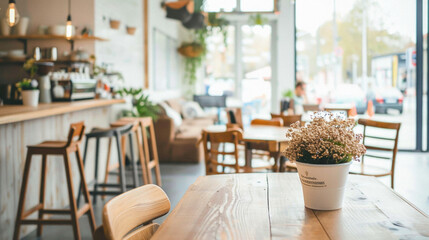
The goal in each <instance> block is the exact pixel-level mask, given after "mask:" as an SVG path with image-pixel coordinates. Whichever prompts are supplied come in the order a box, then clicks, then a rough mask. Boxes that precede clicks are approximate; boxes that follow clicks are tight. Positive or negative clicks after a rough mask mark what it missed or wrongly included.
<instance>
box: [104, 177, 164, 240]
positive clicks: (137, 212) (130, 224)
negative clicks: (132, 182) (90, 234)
mask: <svg viewBox="0 0 429 240" xmlns="http://www.w3.org/2000/svg"><path fill="white" fill-rule="evenodd" d="M169 210H170V200H169V199H168V196H167V194H165V192H164V191H163V190H162V189H161V188H160V187H158V186H156V185H153V184H147V185H144V186H142V187H139V188H135V189H133V190H130V191H128V192H125V193H123V194H121V195H119V196H116V197H114V198H113V199H111V200H110V201H109V202H107V203H106V205H104V209H103V229H104V235H105V238H106V239H109V240H119V239H124V238H125V237H126V239H130V240H133V239H144V238H142V232H146V231H147V227H140V228H137V227H138V226H140V225H142V224H146V223H150V222H151V221H152V220H153V219H155V218H158V217H161V216H163V215H165V214H167V213H168V211H169ZM149 227H152V225H149ZM149 237H150V236H149ZM147 239H149V238H147Z"/></svg>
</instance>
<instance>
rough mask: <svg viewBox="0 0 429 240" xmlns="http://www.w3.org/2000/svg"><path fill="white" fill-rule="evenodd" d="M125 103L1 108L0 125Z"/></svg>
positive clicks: (109, 101) (105, 101) (95, 101)
mask: <svg viewBox="0 0 429 240" xmlns="http://www.w3.org/2000/svg"><path fill="white" fill-rule="evenodd" d="M117 103H125V100H123V99H91V100H82V101H75V102H55V103H41V104H39V106H37V107H29V106H23V105H5V106H0V124H7V123H14V122H21V121H25V120H31V119H36V118H42V117H48V116H52V115H58V114H63V113H68V112H75V111H79V110H84V109H89V108H96V107H104V106H109V105H113V104H117Z"/></svg>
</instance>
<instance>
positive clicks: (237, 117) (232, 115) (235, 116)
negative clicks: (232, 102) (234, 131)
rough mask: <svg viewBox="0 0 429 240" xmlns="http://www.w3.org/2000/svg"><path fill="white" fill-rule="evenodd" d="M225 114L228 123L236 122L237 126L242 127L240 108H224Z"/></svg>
mask: <svg viewBox="0 0 429 240" xmlns="http://www.w3.org/2000/svg"><path fill="white" fill-rule="evenodd" d="M225 111H226V116H227V118H228V124H237V126H238V127H240V128H241V129H243V115H242V111H241V108H226V109H225Z"/></svg>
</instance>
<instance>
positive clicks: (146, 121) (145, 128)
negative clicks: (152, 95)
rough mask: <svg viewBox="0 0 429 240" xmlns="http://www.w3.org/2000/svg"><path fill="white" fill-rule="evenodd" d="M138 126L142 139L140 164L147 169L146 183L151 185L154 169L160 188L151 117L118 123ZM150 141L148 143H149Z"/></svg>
mask: <svg viewBox="0 0 429 240" xmlns="http://www.w3.org/2000/svg"><path fill="white" fill-rule="evenodd" d="M135 120H137V121H138V122H139V125H140V133H141V137H142V139H143V148H144V161H143V160H140V164H142V168H143V164H145V165H146V166H145V167H144V168H146V169H147V180H148V183H153V180H152V169H155V177H156V184H157V185H158V186H162V182H161V171H160V168H159V159H158V150H157V146H156V138H155V128H154V126H153V121H152V118H151V117H140V118H121V119H120V121H135ZM149 139H150V141H149Z"/></svg>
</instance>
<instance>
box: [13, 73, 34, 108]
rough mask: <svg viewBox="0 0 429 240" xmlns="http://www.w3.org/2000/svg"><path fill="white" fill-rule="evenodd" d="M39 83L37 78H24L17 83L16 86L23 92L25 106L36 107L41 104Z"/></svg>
mask: <svg viewBox="0 0 429 240" xmlns="http://www.w3.org/2000/svg"><path fill="white" fill-rule="evenodd" d="M38 85H39V84H38V83H37V81H36V80H35V79H29V78H24V79H22V81H20V82H18V83H17V84H16V87H17V88H18V90H19V91H20V92H21V96H22V102H23V103H24V106H32V107H36V106H37V105H38V104H39V89H37V86H38Z"/></svg>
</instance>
